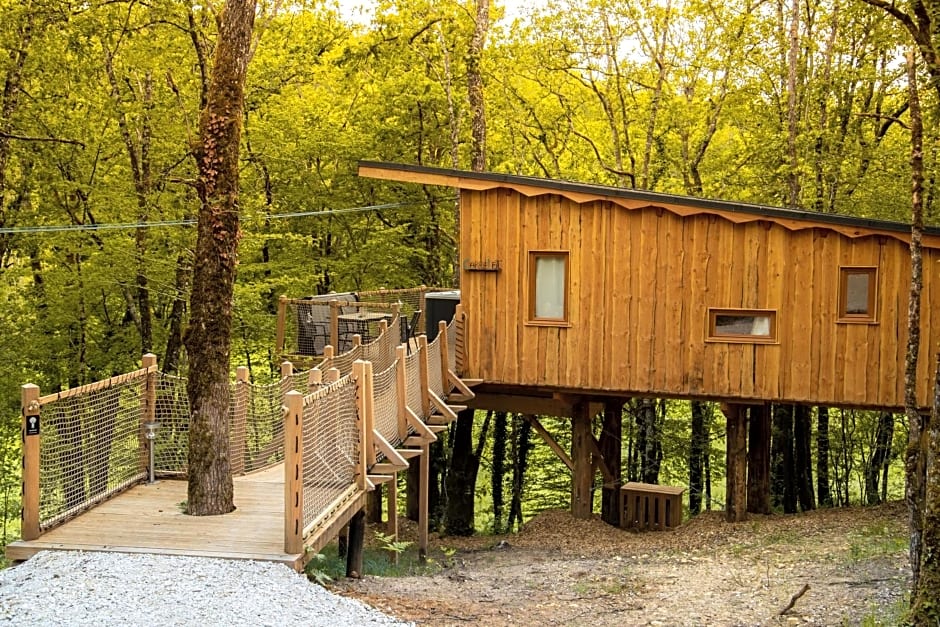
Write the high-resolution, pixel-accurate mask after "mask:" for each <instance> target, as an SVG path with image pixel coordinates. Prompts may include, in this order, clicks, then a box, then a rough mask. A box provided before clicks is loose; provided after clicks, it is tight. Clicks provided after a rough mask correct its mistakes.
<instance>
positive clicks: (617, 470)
mask: <svg viewBox="0 0 940 627" xmlns="http://www.w3.org/2000/svg"><path fill="white" fill-rule="evenodd" d="M622 432H623V402H622V401H608V402H606V403H604V425H603V427H602V428H601V438H600V442H599V444H600V446H599V448H600V450H601V455H602V456H603V457H604V462H605V463H606V464H607V469H608V470H610V472H611V474H612V475H613V479H614V480H613V481H612V482H610V483H609V484H608V482H606V481H605V482H604V487H603V488H602V490H601V520H603V521H604V522H605V523H607V524H609V525H614V526H615V527H618V526H620V487H621V485H622V484H623V480H622V479H623V477H622V474H621V465H622V464H621V459H620V457H621V438H622Z"/></svg>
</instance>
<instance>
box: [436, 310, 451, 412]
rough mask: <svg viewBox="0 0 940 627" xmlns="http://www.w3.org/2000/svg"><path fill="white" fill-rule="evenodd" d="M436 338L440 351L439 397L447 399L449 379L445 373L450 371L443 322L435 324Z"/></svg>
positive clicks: (445, 326)
mask: <svg viewBox="0 0 940 627" xmlns="http://www.w3.org/2000/svg"><path fill="white" fill-rule="evenodd" d="M437 337H439V338H440V339H439V340H438V346H439V347H440V349H441V396H442V397H443V398H447V393H448V392H450V385H449V384H448V381H450V377H448V376H447V371H448V370H450V351H449V350H448V347H447V323H446V322H444V321H443V320H441V321H439V322H438V323H437Z"/></svg>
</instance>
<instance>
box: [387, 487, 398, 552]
mask: <svg viewBox="0 0 940 627" xmlns="http://www.w3.org/2000/svg"><path fill="white" fill-rule="evenodd" d="M387 510H388V514H387V515H388V523H386V526H385V533H386V534H388V535H389V536H390V537H391V538H392V542H398V473H395V478H394V479H392V480H391V481H389V482H388V505H387ZM391 558H392V563H393V564H397V563H398V551H392V554H391Z"/></svg>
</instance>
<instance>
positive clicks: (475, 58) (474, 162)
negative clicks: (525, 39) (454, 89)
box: [467, 0, 490, 172]
mask: <svg viewBox="0 0 940 627" xmlns="http://www.w3.org/2000/svg"><path fill="white" fill-rule="evenodd" d="M489 28H490V0H477V14H476V23H475V24H474V28H473V37H471V38H470V46H469V47H468V49H467V91H468V94H467V96H468V98H467V100H468V102H469V105H470V135H471V137H472V140H471V144H470V169H471V170H473V171H474V172H483V171H484V170H485V169H486V107H485V103H484V99H483V73H482V71H481V69H480V65H481V64H482V61H483V46H484V45H485V43H486V33H487V31H489Z"/></svg>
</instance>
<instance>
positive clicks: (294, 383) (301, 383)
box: [286, 367, 323, 394]
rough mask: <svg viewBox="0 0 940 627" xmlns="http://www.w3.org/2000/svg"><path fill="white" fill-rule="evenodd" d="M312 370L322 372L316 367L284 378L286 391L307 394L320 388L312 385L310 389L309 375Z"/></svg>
mask: <svg viewBox="0 0 940 627" xmlns="http://www.w3.org/2000/svg"><path fill="white" fill-rule="evenodd" d="M314 370H320V372H323V370H322V369H320V368H319V367H316V368H310V369H308V370H301V371H300V372H294V373H293V374H291V375H289V376H288V377H286V381H287V384H286V385H287V386H288V389H287V391H288V392H290V391H292V390H293V391H295V392H300V393H301V394H307V393H309V392H312V391H313V390H316V389H318V388H319V387H320V386H318V385H314V386H312V387H311V385H310V373H311V372H313V371H314Z"/></svg>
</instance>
